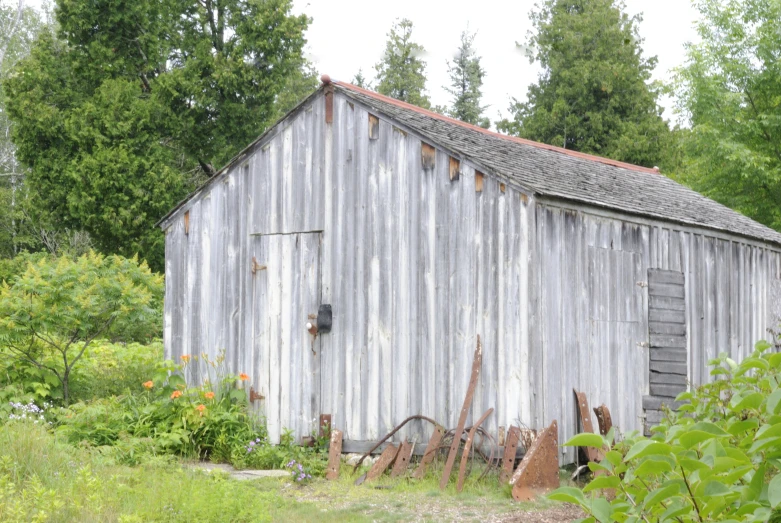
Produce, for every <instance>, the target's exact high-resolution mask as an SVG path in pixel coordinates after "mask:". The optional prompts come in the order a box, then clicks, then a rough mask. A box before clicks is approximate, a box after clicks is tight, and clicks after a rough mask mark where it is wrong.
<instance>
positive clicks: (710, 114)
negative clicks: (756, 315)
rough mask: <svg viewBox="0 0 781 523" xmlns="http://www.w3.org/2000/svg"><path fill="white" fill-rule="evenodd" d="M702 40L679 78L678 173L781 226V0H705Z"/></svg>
mask: <svg viewBox="0 0 781 523" xmlns="http://www.w3.org/2000/svg"><path fill="white" fill-rule="evenodd" d="M695 5H696V7H697V8H698V10H699V11H700V15H701V18H700V22H699V24H698V28H697V30H698V33H699V35H700V42H699V43H697V44H694V45H690V46H689V47H688V53H687V54H688V60H687V62H686V64H685V65H684V67H682V68H681V69H680V70H679V71H678V73H677V77H676V79H675V82H674V88H675V94H676V95H677V99H678V110H679V112H680V114H681V115H682V117H683V122H682V123H683V124H684V125H685V126H687V127H690V130H689V131H688V132H685V133H682V140H681V144H682V149H683V152H684V157H683V161H681V162H680V165H679V166H678V167H677V169H676V170H677V172H676V174H675V176H674V177H675V178H677V179H678V180H680V181H681V182H683V183H686V184H688V185H690V186H692V187H693V188H694V189H696V190H698V191H700V192H703V193H705V194H707V195H708V196H710V197H711V198H714V199H715V200H717V201H719V202H721V203H723V204H725V205H728V206H730V207H732V208H734V209H737V210H738V211H740V212H742V213H744V214H746V215H747V216H750V217H751V218H753V219H755V220H757V221H759V222H761V223H764V224H766V225H768V226H770V227H772V228H774V229H776V230H778V231H781V205H780V204H781V96H780V95H779V93H781V88H780V87H781V60H780V59H779V57H781V2H778V1H766V0H764V1H763V0H700V1H698V2H696V3H695Z"/></svg>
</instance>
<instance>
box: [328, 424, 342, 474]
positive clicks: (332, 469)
mask: <svg viewBox="0 0 781 523" xmlns="http://www.w3.org/2000/svg"><path fill="white" fill-rule="evenodd" d="M341 458H342V431H341V430H337V429H333V430H331V444H330V445H329V446H328V469H327V472H326V473H325V479H331V480H333V479H337V478H338V477H339V466H340V465H341V463H342V459H341Z"/></svg>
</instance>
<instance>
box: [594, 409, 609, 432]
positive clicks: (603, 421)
mask: <svg viewBox="0 0 781 523" xmlns="http://www.w3.org/2000/svg"><path fill="white" fill-rule="evenodd" d="M594 415H596V417H597V423H599V433H600V434H602V435H603V436H607V433H608V432H610V429H611V428H613V418H611V417H610V410H609V409H608V408H607V405H605V404H604V403H603V404H602V405H600V406H599V407H594Z"/></svg>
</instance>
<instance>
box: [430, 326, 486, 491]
mask: <svg viewBox="0 0 781 523" xmlns="http://www.w3.org/2000/svg"><path fill="white" fill-rule="evenodd" d="M482 361H483V346H482V344H481V343H480V335H478V336H477V347H476V348H475V355H474V360H473V361H472V377H471V378H470V380H469V388H468V389H467V391H466V397H465V398H464V405H463V407H461V415H460V416H459V418H458V426H457V427H456V431H455V434H454V436H453V443H452V444H451V445H450V452H449V454H448V456H447V462H446V463H445V470H444V471H443V472H442V479H440V480H439V488H440V489H443V490H444V489H445V487H447V484H448V482H449V481H450V472H451V471H452V470H453V464H454V463H455V462H456V455H457V454H458V447H459V446H460V444H461V435H462V434H463V433H464V425H465V424H466V417H467V415H468V414H469V407H470V405H471V404H472V397H473V396H474V394H475V387H477V378H478V377H479V376H480V366H481V364H482Z"/></svg>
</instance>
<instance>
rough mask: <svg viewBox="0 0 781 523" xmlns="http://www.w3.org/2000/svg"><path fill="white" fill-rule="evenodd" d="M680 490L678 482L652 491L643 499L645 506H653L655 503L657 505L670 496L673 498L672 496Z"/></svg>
mask: <svg viewBox="0 0 781 523" xmlns="http://www.w3.org/2000/svg"><path fill="white" fill-rule="evenodd" d="M679 492H680V487H679V486H678V485H677V484H671V485H667V486H664V487H661V488H658V489H656V490H654V491H653V492H651V493H650V494H649V495H648V497H646V498H645V500H644V501H643V506H645V507H646V508H648V507H651V506H653V505H656V504H657V503H659V502H660V501H662V500H667V499H668V498H671V497H672V496H674V495H676V494H678V493H679Z"/></svg>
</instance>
